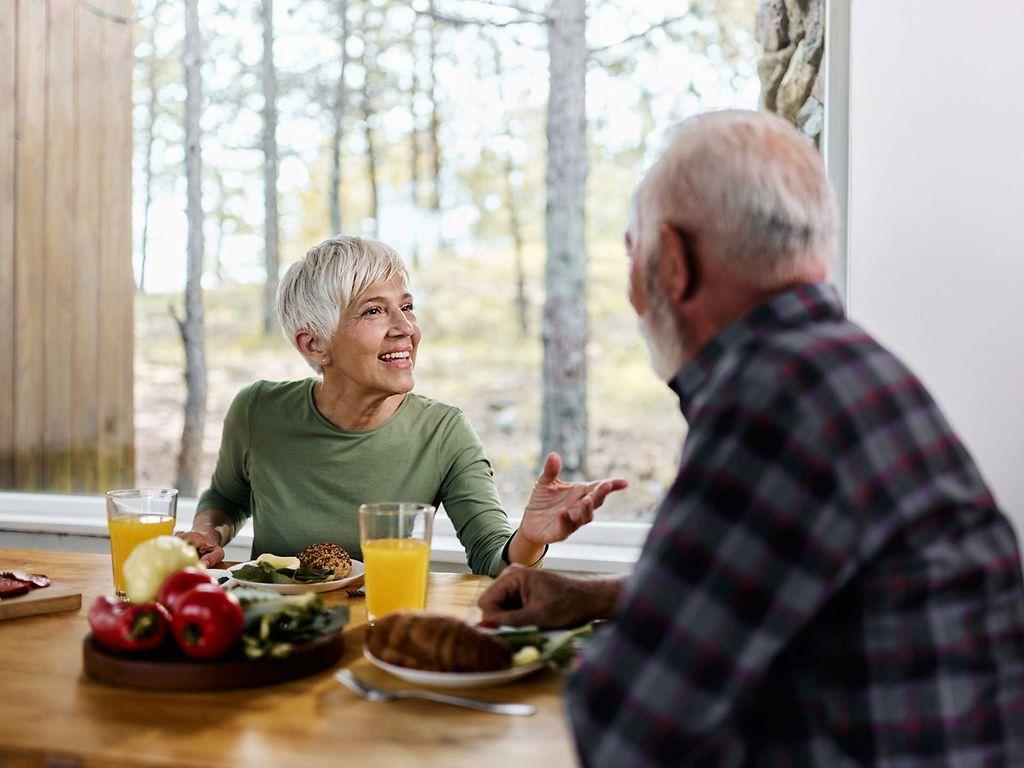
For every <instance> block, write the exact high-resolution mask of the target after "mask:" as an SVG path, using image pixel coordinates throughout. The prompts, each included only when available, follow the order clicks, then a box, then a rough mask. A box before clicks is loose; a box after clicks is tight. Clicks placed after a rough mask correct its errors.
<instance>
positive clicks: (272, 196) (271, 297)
mask: <svg viewBox="0 0 1024 768" xmlns="http://www.w3.org/2000/svg"><path fill="white" fill-rule="evenodd" d="M260 25H261V27H262V29H263V66H262V83H263V113H262V116H263V142H262V147H263V221H264V228H263V264H264V268H265V270H266V279H265V280H264V283H263V333H264V334H265V335H269V334H270V333H271V331H273V329H274V328H275V326H276V321H275V319H274V301H275V299H276V296H277V282H278V271H279V269H280V255H279V253H278V231H277V225H278V221H277V168H278V155H277V68H276V67H275V65H274V0H261V5H260Z"/></svg>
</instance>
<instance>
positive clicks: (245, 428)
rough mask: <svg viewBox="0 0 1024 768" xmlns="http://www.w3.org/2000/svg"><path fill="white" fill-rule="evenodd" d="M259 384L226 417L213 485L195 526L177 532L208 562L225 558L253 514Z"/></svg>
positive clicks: (237, 398) (203, 499)
mask: <svg viewBox="0 0 1024 768" xmlns="http://www.w3.org/2000/svg"><path fill="white" fill-rule="evenodd" d="M257 386H258V384H253V385H251V386H249V387H246V388H245V389H243V390H242V391H241V392H239V393H238V394H237V395H235V399H234V400H233V401H232V403H231V406H230V407H229V408H228V412H227V415H226V416H225V417H224V431H223V434H222V436H221V441H220V452H219V453H218V454H217V466H216V468H215V469H214V471H213V477H212V478H210V487H209V488H207V489H206V490H205V491H204V492H203V494H202V495H201V496H200V497H199V506H198V507H197V512H196V516H195V517H194V518H193V519H192V530H191V531H182V532H179V533H178V534H177V535H178V536H179V537H181V538H182V539H184V540H185V541H187V542H189V543H190V544H192V545H193V546H194V547H195V548H196V550H197V551H198V552H199V555H200V557H201V558H202V561H203V563H204V564H205V565H207V566H210V567H212V566H215V565H218V564H219V563H220V562H221V561H222V560H223V559H224V547H225V546H227V543H228V542H229V541H231V539H232V538H234V536H235V533H236V532H237V531H238V529H239V528H241V527H242V524H243V523H244V522H245V519H246V518H247V517H248V516H249V514H250V509H249V497H250V495H251V493H252V486H251V485H250V484H249V472H248V465H249V442H250V441H249V434H250V413H249V412H250V409H251V405H252V400H253V398H254V397H255V392H256V388H257Z"/></svg>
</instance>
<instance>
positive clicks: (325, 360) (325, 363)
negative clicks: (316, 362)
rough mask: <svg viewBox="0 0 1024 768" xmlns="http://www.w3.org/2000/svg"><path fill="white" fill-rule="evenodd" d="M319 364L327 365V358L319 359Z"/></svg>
mask: <svg viewBox="0 0 1024 768" xmlns="http://www.w3.org/2000/svg"><path fill="white" fill-rule="evenodd" d="M320 365H327V358H326V357H325V358H324V359H323V360H321V361H320Z"/></svg>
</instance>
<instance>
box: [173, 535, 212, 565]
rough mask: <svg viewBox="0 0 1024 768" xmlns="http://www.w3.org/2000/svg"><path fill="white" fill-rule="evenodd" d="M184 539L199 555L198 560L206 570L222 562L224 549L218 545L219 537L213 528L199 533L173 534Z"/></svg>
mask: <svg viewBox="0 0 1024 768" xmlns="http://www.w3.org/2000/svg"><path fill="white" fill-rule="evenodd" d="M174 535H175V536H177V537H178V538H179V539H184V540H185V541H187V542H188V543H189V544H191V545H192V546H193V547H195V548H196V552H198V553H199V559H200V560H202V561H203V565H205V566H206V567H207V568H213V567H214V566H216V565H220V564H221V563H222V562H223V561H224V549H223V548H222V547H221V545H220V536H218V534H217V531H215V530H214V529H213V528H208V529H203V530H200V531H178V532H177V533H175V534H174Z"/></svg>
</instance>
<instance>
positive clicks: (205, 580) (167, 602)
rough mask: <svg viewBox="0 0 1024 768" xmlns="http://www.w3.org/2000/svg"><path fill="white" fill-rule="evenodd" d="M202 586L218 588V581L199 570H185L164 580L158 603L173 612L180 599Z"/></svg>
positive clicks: (157, 596) (158, 594) (157, 599)
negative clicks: (210, 585)
mask: <svg viewBox="0 0 1024 768" xmlns="http://www.w3.org/2000/svg"><path fill="white" fill-rule="evenodd" d="M200 584H212V585H214V586H217V580H216V579H215V578H213V576H211V575H210V574H208V573H207V572H206V571H201V570H199V569H198V568H184V569H182V570H180V571H177V572H176V573H172V574H171V575H170V576H168V577H167V578H166V579H164V583H163V584H161V585H160V591H159V592H157V595H156V601H157V602H158V603H160V605H162V606H163V607H164V608H166V609H167V610H168V611H172V612H173V611H174V605H175V603H177V602H178V598H179V597H181V596H182V595H183V594H185V593H186V592H188V591H189V590H190V589H192V588H193V587H198V586H199V585H200Z"/></svg>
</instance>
